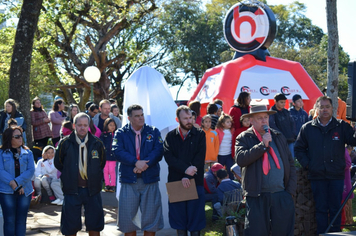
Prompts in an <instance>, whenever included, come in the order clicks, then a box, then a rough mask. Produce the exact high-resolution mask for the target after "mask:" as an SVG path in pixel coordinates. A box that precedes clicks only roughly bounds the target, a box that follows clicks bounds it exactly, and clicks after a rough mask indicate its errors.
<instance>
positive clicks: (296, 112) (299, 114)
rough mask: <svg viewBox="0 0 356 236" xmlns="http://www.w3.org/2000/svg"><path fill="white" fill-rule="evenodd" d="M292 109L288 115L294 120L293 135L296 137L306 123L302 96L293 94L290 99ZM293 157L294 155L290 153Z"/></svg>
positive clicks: (306, 117)
mask: <svg viewBox="0 0 356 236" xmlns="http://www.w3.org/2000/svg"><path fill="white" fill-rule="evenodd" d="M292 100H293V107H292V108H290V109H289V112H290V115H291V116H292V118H293V119H294V123H295V130H294V133H295V134H296V135H297V136H298V134H299V131H300V128H302V125H304V124H305V123H306V122H307V121H308V114H307V112H306V111H304V109H303V100H302V96H300V95H299V94H295V95H294V96H293V97H292ZM292 154H293V155H294V153H292Z"/></svg>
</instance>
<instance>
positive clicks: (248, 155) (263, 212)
mask: <svg viewBox="0 0 356 236" xmlns="http://www.w3.org/2000/svg"><path fill="white" fill-rule="evenodd" d="M274 113H276V112H275V111H268V110H267V107H266V106H264V105H258V106H253V107H251V109H250V113H248V114H244V115H243V117H249V118H250V122H251V124H252V127H250V128H249V129H248V130H246V131H245V132H243V133H241V134H240V135H239V136H238V137H237V138H236V144H235V149H236V152H235V154H236V162H237V164H238V165H239V166H240V167H241V168H242V181H241V183H242V188H243V190H244V196H245V197H246V205H247V206H248V207H247V213H246V219H245V235H246V236H249V235H270V234H271V233H272V235H283V236H285V235H290V236H292V235H293V234H294V202H293V195H294V194H295V192H296V188H297V176H296V170H295V167H294V160H293V157H292V155H291V153H290V151H289V148H288V143H287V140H286V138H285V137H284V135H283V134H282V133H281V132H279V131H277V130H274V129H270V128H269V115H271V114H274Z"/></svg>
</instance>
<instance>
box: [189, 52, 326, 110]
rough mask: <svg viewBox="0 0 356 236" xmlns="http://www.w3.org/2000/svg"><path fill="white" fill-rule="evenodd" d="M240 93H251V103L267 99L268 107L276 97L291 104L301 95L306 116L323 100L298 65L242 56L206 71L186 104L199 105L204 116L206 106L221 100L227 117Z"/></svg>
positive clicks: (283, 61) (291, 62)
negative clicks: (198, 102) (318, 101)
mask: <svg viewBox="0 0 356 236" xmlns="http://www.w3.org/2000/svg"><path fill="white" fill-rule="evenodd" d="M242 91H246V92H249V93H251V98H252V99H257V100H259V99H268V101H269V105H270V106H271V105H273V104H274V101H273V97H274V95H275V94H277V93H283V94H285V95H286V97H287V98H288V100H289V101H290V102H291V100H292V97H293V95H295V94H300V95H301V96H302V98H303V102H304V109H305V110H306V111H307V112H308V111H309V110H310V109H311V108H313V105H314V103H315V101H316V99H317V98H318V97H320V96H322V93H321V91H320V90H319V88H318V87H317V86H316V84H315V83H314V81H313V80H312V78H311V77H310V76H309V75H308V73H307V72H306V71H305V70H304V68H303V67H302V66H301V65H300V63H298V62H294V61H289V60H285V59H279V58H274V57H269V56H267V57H266V61H265V62H264V61H261V60H257V59H255V57H254V56H252V55H244V56H242V57H239V58H237V59H235V60H232V61H229V62H226V63H224V64H221V65H218V66H216V67H214V68H211V69H208V70H207V71H206V72H205V74H204V76H203V78H202V80H201V81H200V83H199V85H198V87H197V88H196V90H195V92H194V94H193V96H192V97H191V99H190V100H189V102H190V101H194V100H198V101H200V103H201V104H202V108H201V115H204V114H206V107H207V105H208V104H209V102H212V101H213V100H214V99H221V100H222V101H223V102H224V106H223V109H224V112H226V113H227V112H228V111H229V109H230V107H231V106H232V105H233V104H234V101H235V100H236V98H237V97H238V96H239V94H240V92H242ZM189 102H188V103H189Z"/></svg>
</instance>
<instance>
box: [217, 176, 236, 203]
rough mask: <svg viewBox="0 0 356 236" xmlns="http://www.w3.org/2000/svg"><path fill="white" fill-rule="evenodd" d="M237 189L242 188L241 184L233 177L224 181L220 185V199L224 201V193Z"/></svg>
mask: <svg viewBox="0 0 356 236" xmlns="http://www.w3.org/2000/svg"><path fill="white" fill-rule="evenodd" d="M235 189H241V184H240V183H237V182H235V181H232V180H231V179H228V180H224V181H222V182H221V183H220V184H219V186H218V201H219V202H221V203H222V202H223V200H224V193H225V192H229V191H232V190H235Z"/></svg>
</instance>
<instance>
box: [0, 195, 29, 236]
mask: <svg viewBox="0 0 356 236" xmlns="http://www.w3.org/2000/svg"><path fill="white" fill-rule="evenodd" d="M30 201H31V195H29V196H27V197H26V196H25V195H24V194H21V195H20V194H18V193H14V194H4V193H0V204H1V208H2V213H3V215H4V235H5V236H7V235H12V236H13V235H16V236H20V235H25V234H26V220H27V212H28V208H29V206H30Z"/></svg>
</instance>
